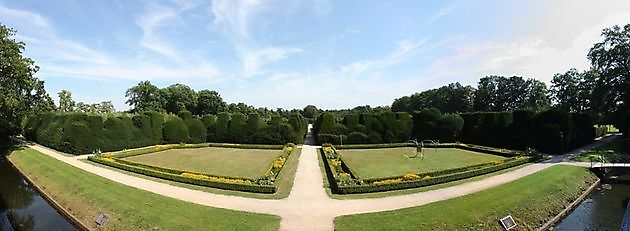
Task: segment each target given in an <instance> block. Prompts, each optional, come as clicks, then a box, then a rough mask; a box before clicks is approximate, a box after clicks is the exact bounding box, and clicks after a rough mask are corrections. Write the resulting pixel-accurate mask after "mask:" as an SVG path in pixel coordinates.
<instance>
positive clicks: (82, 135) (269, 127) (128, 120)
mask: <svg viewBox="0 0 630 231" xmlns="http://www.w3.org/2000/svg"><path fill="white" fill-rule="evenodd" d="M250 116H251V118H248V117H247V116H245V115H243V114H235V115H230V114H229V113H219V115H218V116H214V115H207V116H204V117H202V118H198V117H196V116H193V115H192V114H191V113H190V112H188V111H182V112H180V113H179V114H178V116H175V115H169V114H162V113H157V112H145V113H141V114H112V115H107V116H101V115H91V114H85V113H43V114H39V115H34V116H31V117H29V118H28V120H27V121H26V122H25V128H24V131H25V132H24V135H25V136H26V138H27V139H29V140H32V141H35V142H37V143H40V144H42V145H45V146H47V147H50V148H53V149H57V150H60V151H63V152H67V153H72V154H85V153H92V152H96V151H103V152H109V151H116V150H123V149H131V148H137V147H144V146H150V145H155V144H166V143H176V144H177V143H205V142H232V143H256V144H286V143H302V142H303V141H304V135H305V134H306V129H307V124H306V120H304V118H303V117H302V115H300V114H298V113H295V114H292V115H291V116H290V117H289V118H288V119H286V118H282V117H276V118H274V119H273V121H269V123H266V122H264V121H262V120H261V119H260V118H259V117H258V116H257V115H255V114H252V115H250Z"/></svg>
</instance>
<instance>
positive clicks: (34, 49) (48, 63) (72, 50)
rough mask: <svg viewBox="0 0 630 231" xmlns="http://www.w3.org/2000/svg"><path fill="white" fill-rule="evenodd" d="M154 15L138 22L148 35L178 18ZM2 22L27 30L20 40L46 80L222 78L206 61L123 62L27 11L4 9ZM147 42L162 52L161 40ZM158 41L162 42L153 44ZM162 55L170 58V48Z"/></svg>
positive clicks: (161, 11)
mask: <svg viewBox="0 0 630 231" xmlns="http://www.w3.org/2000/svg"><path fill="white" fill-rule="evenodd" d="M185 7H191V6H190V5H185V6H182V7H181V9H185ZM151 12H152V13H150V14H148V15H145V16H144V17H140V18H139V19H138V23H139V24H142V25H144V26H145V27H146V28H145V32H146V31H149V32H153V31H154V30H155V29H156V28H157V27H159V26H161V25H163V24H164V23H166V22H165V21H164V20H166V19H169V18H172V17H174V15H177V12H176V11H171V10H169V9H168V8H166V7H159V6H156V8H154V9H153V10H151ZM0 20H2V21H3V22H9V23H10V24H11V25H17V26H19V28H21V29H25V30H24V31H22V30H21V31H19V32H18V36H17V38H18V39H24V41H27V42H29V44H27V52H29V53H33V54H36V57H35V58H36V60H37V62H38V64H39V65H40V66H41V69H40V75H43V76H45V77H46V78H52V77H71V78H79V79H94V80H99V81H108V80H146V79H157V80H166V79H205V80H208V79H213V78H217V77H218V76H220V75H221V73H220V71H219V70H218V69H217V68H215V67H214V65H213V64H212V63H209V62H205V61H202V62H199V63H186V64H180V65H176V66H170V67H167V66H164V65H161V64H159V63H153V62H148V61H146V60H142V59H129V58H123V59H121V58H119V57H116V56H114V55H112V54H108V53H106V52H103V51H100V50H98V49H94V48H92V47H90V46H87V45H85V44H83V43H80V42H77V41H74V40H71V39H67V38H64V37H61V36H60V35H58V34H57V33H56V31H55V28H54V26H53V24H52V23H51V22H50V20H49V19H48V18H46V17H44V16H42V15H40V14H37V13H34V12H30V11H26V10H17V9H11V8H7V7H5V6H2V5H0ZM33 28H35V29H33ZM149 34H151V33H149ZM156 38H157V37H156ZM144 39H146V40H145V42H146V43H145V44H144V46H149V47H151V48H154V49H158V50H159V49H160V48H159V47H160V46H161V45H162V44H160V43H159V39H157V40H152V39H154V38H152V37H151V36H150V35H149V36H145V37H144ZM155 41H158V42H157V43H152V42H155ZM166 47H167V46H166ZM161 51H162V52H163V53H167V54H169V49H168V47H167V48H165V49H164V50H161ZM172 54H173V55H172V56H174V57H177V56H178V55H177V54H176V53H175V52H173V53H172ZM171 58H172V57H171Z"/></svg>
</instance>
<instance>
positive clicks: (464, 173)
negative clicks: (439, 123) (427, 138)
mask: <svg viewBox="0 0 630 231" xmlns="http://www.w3.org/2000/svg"><path fill="white" fill-rule="evenodd" d="M413 146H414V145H413V144H410V143H398V144H370V145H347V147H345V148H366V147H369V148H391V147H413ZM431 146H432V147H436V148H462V149H466V150H472V151H479V152H486V153H491V154H495V155H497V154H498V155H501V156H510V157H511V158H509V159H506V160H502V162H501V163H500V164H495V163H493V162H489V163H483V164H477V165H472V166H466V167H461V168H453V169H446V170H440V171H435V172H430V173H423V174H421V175H423V176H430V177H429V178H420V179H418V180H403V181H400V182H397V183H387V184H380V185H376V184H374V183H375V182H381V181H387V180H396V179H401V178H403V176H398V177H386V178H372V179H357V178H356V175H355V174H353V173H352V170H351V169H350V168H348V166H347V165H345V163H344V162H343V160H342V159H341V157H340V156H339V155H338V154H336V150H335V149H334V147H332V146H331V145H328V144H325V145H322V147H323V148H322V149H320V155H321V156H322V159H323V161H324V162H325V163H324V168H325V171H326V174H328V180H329V181H330V186H331V190H332V191H333V193H338V194H350V193H369V192H382V191H390V190H398V189H407V188H415V187H421V186H427V185H433V184H439V183H445V182H448V181H454V180H459V179H464V178H469V177H473V176H478V175H483V174H487V173H490V172H494V171H498V170H501V169H506V168H510V167H514V166H517V165H521V164H524V163H527V162H529V161H530V158H529V157H516V156H517V155H518V156H520V155H522V154H524V153H522V152H517V151H511V150H503V149H495V148H490V147H483V146H477V145H468V144H458V143H457V144H439V145H431ZM327 147H328V148H332V151H333V152H332V153H331V154H330V156H328V155H327V154H326V153H325V152H324V148H327ZM332 162H335V165H336V166H337V167H332V166H331V165H333V163H332ZM342 174H346V175H345V176H344V177H342V176H341V175H342ZM341 182H343V183H341Z"/></svg>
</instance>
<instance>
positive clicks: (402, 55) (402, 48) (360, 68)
mask: <svg viewBox="0 0 630 231" xmlns="http://www.w3.org/2000/svg"><path fill="white" fill-rule="evenodd" d="M428 40H429V37H426V38H424V39H420V40H417V41H411V40H402V41H399V42H398V43H397V47H396V49H395V50H394V51H392V52H391V53H390V54H389V55H387V56H386V57H382V58H378V59H370V60H361V61H356V62H353V63H351V64H348V65H344V66H341V67H340V69H341V73H342V74H343V75H345V76H351V77H357V76H359V75H361V74H363V73H365V72H366V71H368V70H379V69H383V68H386V67H389V66H392V65H394V64H398V63H400V62H402V61H404V60H405V59H407V58H409V57H412V56H413V55H416V54H417V53H419V52H420V51H422V49H420V48H422V46H423V45H424V44H425V43H426V42H427V41H428Z"/></svg>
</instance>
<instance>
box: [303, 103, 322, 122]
mask: <svg viewBox="0 0 630 231" xmlns="http://www.w3.org/2000/svg"><path fill="white" fill-rule="evenodd" d="M302 111H303V115H304V117H306V118H309V119H314V118H317V115H318V114H319V110H317V107H315V105H307V106H306V107H304V110H302Z"/></svg>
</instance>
